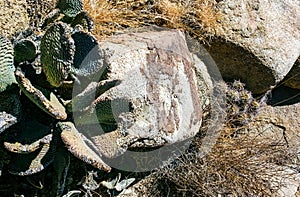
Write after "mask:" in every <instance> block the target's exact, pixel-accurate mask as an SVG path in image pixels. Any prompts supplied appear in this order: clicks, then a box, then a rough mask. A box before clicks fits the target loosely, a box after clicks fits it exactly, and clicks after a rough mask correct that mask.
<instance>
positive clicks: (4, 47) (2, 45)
mask: <svg viewBox="0 0 300 197" xmlns="http://www.w3.org/2000/svg"><path fill="white" fill-rule="evenodd" d="M13 53H14V52H13V46H12V44H11V43H10V42H9V40H7V39H6V38H4V37H2V36H1V35H0V92H2V91H4V90H5V89H6V87H7V86H9V85H11V84H12V83H16V79H15V76H14V71H15V67H14V56H13Z"/></svg>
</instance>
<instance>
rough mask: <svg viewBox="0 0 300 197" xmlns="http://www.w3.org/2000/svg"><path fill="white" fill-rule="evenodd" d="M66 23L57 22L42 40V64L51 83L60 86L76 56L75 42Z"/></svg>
mask: <svg viewBox="0 0 300 197" xmlns="http://www.w3.org/2000/svg"><path fill="white" fill-rule="evenodd" d="M69 33H70V32H69V30H68V28H67V25H66V24H64V23H61V22H59V23H55V24H53V25H52V26H50V28H49V29H48V30H47V31H46V33H45V35H44V36H43V38H42V41H41V64H42V68H43V71H44V73H45V75H46V77H47V80H48V81H49V83H50V84H51V85H52V86H54V87H59V86H60V85H61V84H62V83H63V81H64V80H65V79H66V78H67V77H68V74H69V71H70V67H71V62H72V61H73V57H74V42H73V39H72V38H71V37H70V36H69V35H70V34H69Z"/></svg>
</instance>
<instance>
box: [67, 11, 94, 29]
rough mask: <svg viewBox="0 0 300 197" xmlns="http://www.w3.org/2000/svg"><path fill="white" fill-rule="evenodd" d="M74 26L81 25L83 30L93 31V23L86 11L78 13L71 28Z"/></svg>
mask: <svg viewBox="0 0 300 197" xmlns="http://www.w3.org/2000/svg"><path fill="white" fill-rule="evenodd" d="M76 25H81V26H82V27H83V28H84V29H86V30H88V31H89V32H91V31H92V30H93V29H94V21H93V19H92V17H90V15H89V14H88V13H87V12H86V11H83V12H80V13H79V14H77V16H76V17H75V18H74V20H73V21H72V23H71V26H72V27H75V26H76Z"/></svg>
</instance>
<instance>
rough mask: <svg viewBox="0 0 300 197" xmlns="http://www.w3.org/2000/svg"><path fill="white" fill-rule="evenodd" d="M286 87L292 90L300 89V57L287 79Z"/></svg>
mask: <svg viewBox="0 0 300 197" xmlns="http://www.w3.org/2000/svg"><path fill="white" fill-rule="evenodd" d="M284 85H286V86H288V87H291V88H295V89H300V57H298V59H297V61H296V62H295V64H294V66H293V68H292V69H291V70H290V72H289V73H288V75H287V76H286V77H285V82H284Z"/></svg>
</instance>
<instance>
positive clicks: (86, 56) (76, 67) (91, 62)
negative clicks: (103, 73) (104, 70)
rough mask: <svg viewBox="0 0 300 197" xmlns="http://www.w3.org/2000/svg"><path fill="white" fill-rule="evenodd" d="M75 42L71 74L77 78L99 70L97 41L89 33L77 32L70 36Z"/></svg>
mask: <svg viewBox="0 0 300 197" xmlns="http://www.w3.org/2000/svg"><path fill="white" fill-rule="evenodd" d="M72 38H73V39H74V42H75V48H76V51H75V55H74V62H73V68H72V69H73V72H74V73H76V75H78V76H88V75H92V74H94V73H96V72H97V71H99V70H100V69H101V65H102V64H101V56H100V52H99V51H100V49H99V45H98V42H97V39H96V38H95V37H94V36H93V35H92V34H91V33H85V32H83V31H78V32H76V33H74V34H72Z"/></svg>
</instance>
